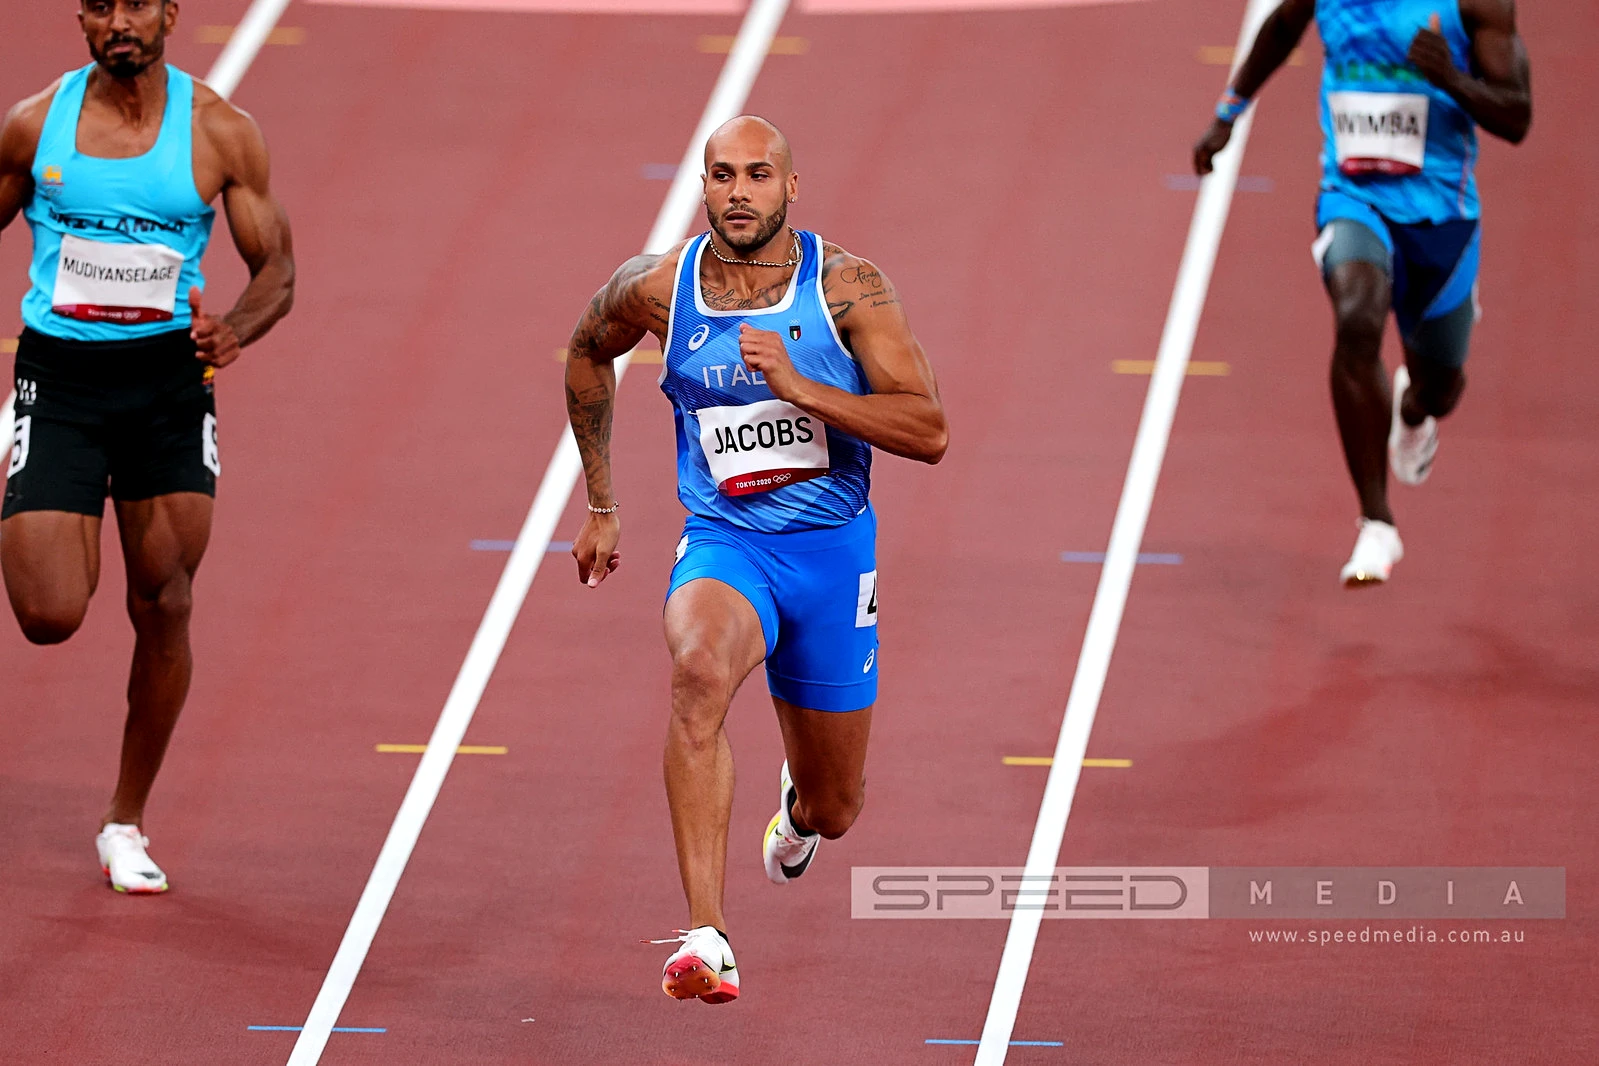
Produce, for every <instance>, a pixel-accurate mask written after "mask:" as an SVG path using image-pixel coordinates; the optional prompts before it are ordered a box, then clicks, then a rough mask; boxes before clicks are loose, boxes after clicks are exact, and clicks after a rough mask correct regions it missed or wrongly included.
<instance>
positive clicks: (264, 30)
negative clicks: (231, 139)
mask: <svg viewBox="0 0 1599 1066" xmlns="http://www.w3.org/2000/svg"><path fill="white" fill-rule="evenodd" d="M288 6H289V0H255V2H254V3H252V4H251V5H250V10H249V11H247V12H245V15H244V21H243V22H241V23H239V28H238V29H237V30H236V31H234V34H233V37H232V38H231V39H230V40H229V41H228V44H227V47H225V48H223V49H222V54H221V55H219V56H217V61H216V62H215V63H213V64H212V65H211V72H210V73H209V74H207V75H206V76H205V83H206V84H207V85H209V86H211V88H213V89H215V90H216V92H217V95H218V96H220V97H222V98H223V99H224V100H225V99H227V98H228V97H230V96H232V95H233V90H235V89H237V88H238V87H239V82H241V81H242V80H244V74H245V72H246V71H248V70H249V69H250V64H251V63H253V62H255V57H256V56H257V55H258V54H259V53H260V51H261V46H262V45H263V44H265V43H266V39H267V37H268V36H270V35H271V33H272V28H273V27H274V26H276V25H277V24H278V19H280V18H282V17H283V11H284V9H285V8H287V7H288ZM16 403H17V394H16V392H15V391H12V392H11V393H10V394H9V395H7V396H6V400H5V403H3V404H0V464H5V463H6V462H8V458H9V456H10V455H11V446H12V444H13V443H14V442H15V433H16V422H15V417H16Z"/></svg>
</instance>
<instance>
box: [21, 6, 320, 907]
mask: <svg viewBox="0 0 1599 1066" xmlns="http://www.w3.org/2000/svg"><path fill="white" fill-rule="evenodd" d="M177 20H178V5H177V3H176V2H175V0H83V3H82V5H81V7H80V9H79V12H78V21H79V22H80V23H82V25H83V31H84V35H85V36H86V37H87V38H88V41H89V53H90V55H92V56H93V57H94V62H93V63H91V64H89V65H88V66H87V67H84V68H82V69H81V70H75V71H73V72H72V73H70V74H66V75H64V76H63V77H62V78H61V80H60V81H58V82H56V83H55V84H54V85H52V86H51V87H50V88H48V89H46V90H45V91H44V92H42V93H40V94H39V95H38V96H34V97H31V98H29V99H27V100H24V101H22V102H21V103H20V104H18V105H17V106H16V107H14V108H12V109H11V112H10V113H9V114H8V115H7V116H6V118H5V124H4V127H3V128H0V229H4V227H5V226H7V225H8V224H10V222H11V220H12V219H13V218H15V217H16V215H17V212H18V211H19V210H20V211H21V212H22V213H23V216H24V217H25V218H27V220H28V224H29V225H30V226H31V227H32V228H33V268H32V270H31V271H30V277H31V279H32V282H33V284H32V287H31V288H30V289H29V290H28V294H27V296H26V297H25V298H24V300H23V303H22V321H23V324H24V326H25V327H26V328H25V329H24V330H23V332H22V338H21V340H20V341H19V342H18V345H17V363H16V370H17V372H16V382H17V406H16V440H15V442H14V444H13V445H12V447H11V465H10V469H9V471H8V479H7V481H6V495H5V508H4V517H3V521H0V562H3V564H4V570H5V582H6V592H7V593H8V594H9V595H10V597H11V609H12V610H13V611H14V612H16V616H17V621H18V622H20V623H21V624H22V632H23V633H24V634H25V635H26V636H27V638H28V639H29V640H30V641H32V642H34V643H35V644H58V643H60V642H61V641H64V640H66V639H67V638H68V637H70V636H71V635H72V634H73V633H74V632H75V631H76V630H77V628H78V626H79V624H80V623H81V622H82V621H83V615H84V612H85V611H86V610H87V609H88V606H89V597H90V596H92V595H93V594H94V589H95V585H96V584H97V582H98V580H99V577H100V519H101V515H102V514H103V513H104V509H105V498H106V495H107V494H108V493H109V494H110V496H111V498H112V500H113V501H114V503H115V509H116V515H117V527H118V530H119V531H120V533H121V537H122V555H123V559H124V560H125V562H126V567H127V576H128V614H129V616H130V617H131V618H132V619H133V630H134V635H135V637H134V646H133V672H132V676H131V677H130V678H129V680H128V718H127V724H126V727H125V729H124V731H123V738H122V765H121V773H120V775H119V777H118V778H117V787H116V791H115V793H113V795H112V797H111V806H110V809H109V810H107V811H106V814H105V817H104V819H103V820H102V828H101V832H100V835H99V837H98V838H97V839H96V841H95V843H96V845H97V847H98V850H99V853H100V865H101V868H102V869H103V870H104V871H105V873H106V876H107V877H108V878H109V879H110V883H111V887H113V888H115V889H117V890H118V891H119V892H164V891H166V888H167V878H166V875H165V874H164V873H162V871H161V868H160V867H159V866H157V865H156V864H155V863H154V862H151V861H150V857H149V856H148V855H147V854H146V853H145V850H144V849H145V848H146V847H147V846H148V844H149V841H148V840H147V839H146V838H145V836H144V834H143V832H142V830H141V828H140V827H141V826H142V825H143V824H144V805H145V800H146V798H147V797H148V796H149V794H150V786H151V784H152V783H153V782H154V780H155V775H156V771H157V770H158V769H159V768H160V766H161V757H162V755H163V754H164V753H165V752H166V748H167V740H168V738H170V737H171V735H172V728H173V726H174V725H176V724H177V720H178V713H179V712H180V711H181V710H182V709H183V701H184V697H185V696H186V695H187V694H188V691H189V675H190V672H191V669H192V661H191V657H190V654H189V609H190V587H191V584H192V582H193V580H194V573H195V570H196V568H197V567H199V565H200V557H201V555H203V554H204V553H205V546H206V540H207V538H208V537H209V536H210V532H211V504H212V499H213V497H214V496H215V494H216V479H217V476H218V474H220V473H221V465H220V462H219V460H218V458H217V429H216V404H215V402H214V400H213V398H212V394H211V389H212V375H213V373H214V371H215V369H216V368H217V367H224V366H227V365H228V364H229V363H231V362H233V360H235V359H237V358H238V357H239V349H240V348H242V347H243V346H245V345H247V344H249V343H251V342H252V341H255V340H257V339H259V338H260V337H261V335H262V334H264V333H265V332H266V331H267V330H268V329H269V328H271V326H272V324H273V323H274V322H276V321H277V320H278V319H280V318H282V317H283V316H284V315H285V314H286V313H288V310H289V304H290V302H291V300H292V297H293V288H294V262H293V259H292V257H291V254H290V248H289V224H288V220H287V219H286V218H285V217H284V214H283V209H282V208H281V207H279V206H278V204H277V202H276V200H274V199H273V197H272V192H271V190H270V189H269V187H268V184H267V151H266V145H265V144H264V143H263V142H262V140H261V134H260V131H258V130H257V129H256V127H255V123H254V122H252V121H251V119H250V117H249V116H248V115H246V114H244V113H243V112H241V111H237V110H235V109H234V108H232V107H230V106H229V105H228V104H227V102H226V101H224V100H223V99H222V98H221V97H219V96H218V95H217V94H216V93H214V92H212V91H211V90H210V89H209V88H207V87H206V86H204V85H202V84H200V83H199V82H197V81H195V80H194V79H192V78H190V77H189V75H187V74H185V73H183V72H182V71H180V70H178V69H176V68H174V67H170V66H168V65H167V64H166V62H165V61H164V59H163V55H164V52H165V45H166V39H167V37H168V36H170V35H171V33H172V31H173V28H174V27H175V25H176V24H177ZM218 196H221V197H222V203H223V207H224V208H225V209H226V211H227V214H228V224H229V226H230V228H231V229H232V231H233V240H234V243H235V244H236V245H237V246H238V249H239V253H240V254H241V255H242V256H243V257H244V260H245V262H246V263H247V264H248V265H249V268H250V275H251V280H250V284H249V285H248V286H247V287H246V288H245V290H244V295H243V296H242V297H240V299H239V303H238V306H236V307H235V308H234V309H233V310H232V311H230V312H229V313H228V314H226V315H224V316H222V317H220V318H217V317H214V316H212V315H208V314H206V313H204V312H203V311H201V309H200V292H201V290H202V289H204V288H205V280H204V278H203V277H202V276H201V274H200V257H201V256H202V255H203V254H204V253H205V247H206V242H207V241H208V240H209V239H210V235H211V221H212V219H213V217H214V216H215V214H216V212H215V211H213V210H212V209H211V208H210V207H209V206H207V205H208V204H210V203H211V202H212V201H213V200H215V199H216V198H217V197H218Z"/></svg>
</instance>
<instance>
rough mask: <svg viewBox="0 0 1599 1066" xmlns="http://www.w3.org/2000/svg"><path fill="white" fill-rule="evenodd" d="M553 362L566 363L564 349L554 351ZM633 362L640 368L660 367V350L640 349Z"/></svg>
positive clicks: (635, 353) (634, 354)
mask: <svg viewBox="0 0 1599 1066" xmlns="http://www.w3.org/2000/svg"><path fill="white" fill-rule="evenodd" d="M555 361H556V362H557V363H564V362H566V349H565V348H557V349H555ZM633 362H635V363H638V364H639V365H641V366H660V365H661V350H660V349H659V348H640V349H639V350H638V351H636V352H634V353H633Z"/></svg>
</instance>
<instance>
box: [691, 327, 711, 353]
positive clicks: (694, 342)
mask: <svg viewBox="0 0 1599 1066" xmlns="http://www.w3.org/2000/svg"><path fill="white" fill-rule="evenodd" d="M710 335H711V327H710V326H707V325H706V324H705V323H703V322H701V323H700V327H699V329H696V330H695V331H694V332H693V334H692V335H691V336H690V337H689V339H688V350H689V351H691V352H697V351H699V350H700V348H701V346H703V345H704V344H705V341H706V338H708V337H709V336H710Z"/></svg>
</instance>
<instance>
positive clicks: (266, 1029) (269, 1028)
mask: <svg viewBox="0 0 1599 1066" xmlns="http://www.w3.org/2000/svg"><path fill="white" fill-rule="evenodd" d="M245 1028H246V1029H249V1030H250V1031H251V1032H256V1033H298V1032H299V1031H300V1030H301V1029H303V1028H304V1026H300V1025H247V1026H245ZM333 1031H334V1032H335V1033H386V1032H388V1030H387V1029H358V1028H356V1027H354V1026H344V1025H341V1026H335V1027H334V1029H333Z"/></svg>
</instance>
